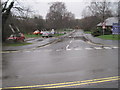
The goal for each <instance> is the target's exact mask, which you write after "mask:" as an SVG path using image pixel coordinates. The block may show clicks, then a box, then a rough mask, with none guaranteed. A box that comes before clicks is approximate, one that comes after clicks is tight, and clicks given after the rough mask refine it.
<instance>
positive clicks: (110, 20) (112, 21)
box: [97, 17, 118, 26]
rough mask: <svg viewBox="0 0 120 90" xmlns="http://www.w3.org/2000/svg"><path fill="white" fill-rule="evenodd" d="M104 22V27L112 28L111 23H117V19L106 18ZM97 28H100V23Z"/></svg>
mask: <svg viewBox="0 0 120 90" xmlns="http://www.w3.org/2000/svg"><path fill="white" fill-rule="evenodd" d="M104 22H105V26H112V25H113V23H118V17H110V18H107V19H106V20H105V21H104ZM97 26H102V23H99V24H98V25H97Z"/></svg>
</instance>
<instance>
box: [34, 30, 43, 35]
mask: <svg viewBox="0 0 120 90" xmlns="http://www.w3.org/2000/svg"><path fill="white" fill-rule="evenodd" d="M33 34H34V35H38V34H42V33H41V32H40V31H39V30H36V31H34V32H33Z"/></svg>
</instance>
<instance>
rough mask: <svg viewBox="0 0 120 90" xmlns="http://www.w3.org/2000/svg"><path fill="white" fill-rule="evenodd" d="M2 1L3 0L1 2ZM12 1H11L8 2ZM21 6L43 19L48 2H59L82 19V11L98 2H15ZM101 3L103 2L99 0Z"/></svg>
mask: <svg viewBox="0 0 120 90" xmlns="http://www.w3.org/2000/svg"><path fill="white" fill-rule="evenodd" d="M3 1H4V0H3ZM10 1H13V0H10ZM17 1H18V2H19V4H20V5H21V6H25V7H29V8H30V9H31V10H32V11H34V13H33V15H34V14H37V15H41V16H43V18H45V16H46V14H47V12H48V11H49V7H50V5H49V4H48V3H50V2H56V1H61V2H65V5H66V8H67V10H68V11H70V12H72V13H73V14H75V17H76V18H79V19H80V18H81V17H82V11H83V9H84V8H85V6H87V5H88V4H89V3H90V2H91V1H98V0H17ZM99 1H103V0H99ZM106 1H110V2H112V1H114V2H115V1H119V0H106Z"/></svg>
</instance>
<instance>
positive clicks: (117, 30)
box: [112, 23, 120, 35]
mask: <svg viewBox="0 0 120 90" xmlns="http://www.w3.org/2000/svg"><path fill="white" fill-rule="evenodd" d="M112 34H113V35H114V34H120V23H113V27H112Z"/></svg>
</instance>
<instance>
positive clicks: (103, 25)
mask: <svg viewBox="0 0 120 90" xmlns="http://www.w3.org/2000/svg"><path fill="white" fill-rule="evenodd" d="M105 3H106V1H104V2H103V19H102V29H103V35H104V32H105V22H104V20H105Z"/></svg>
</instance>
